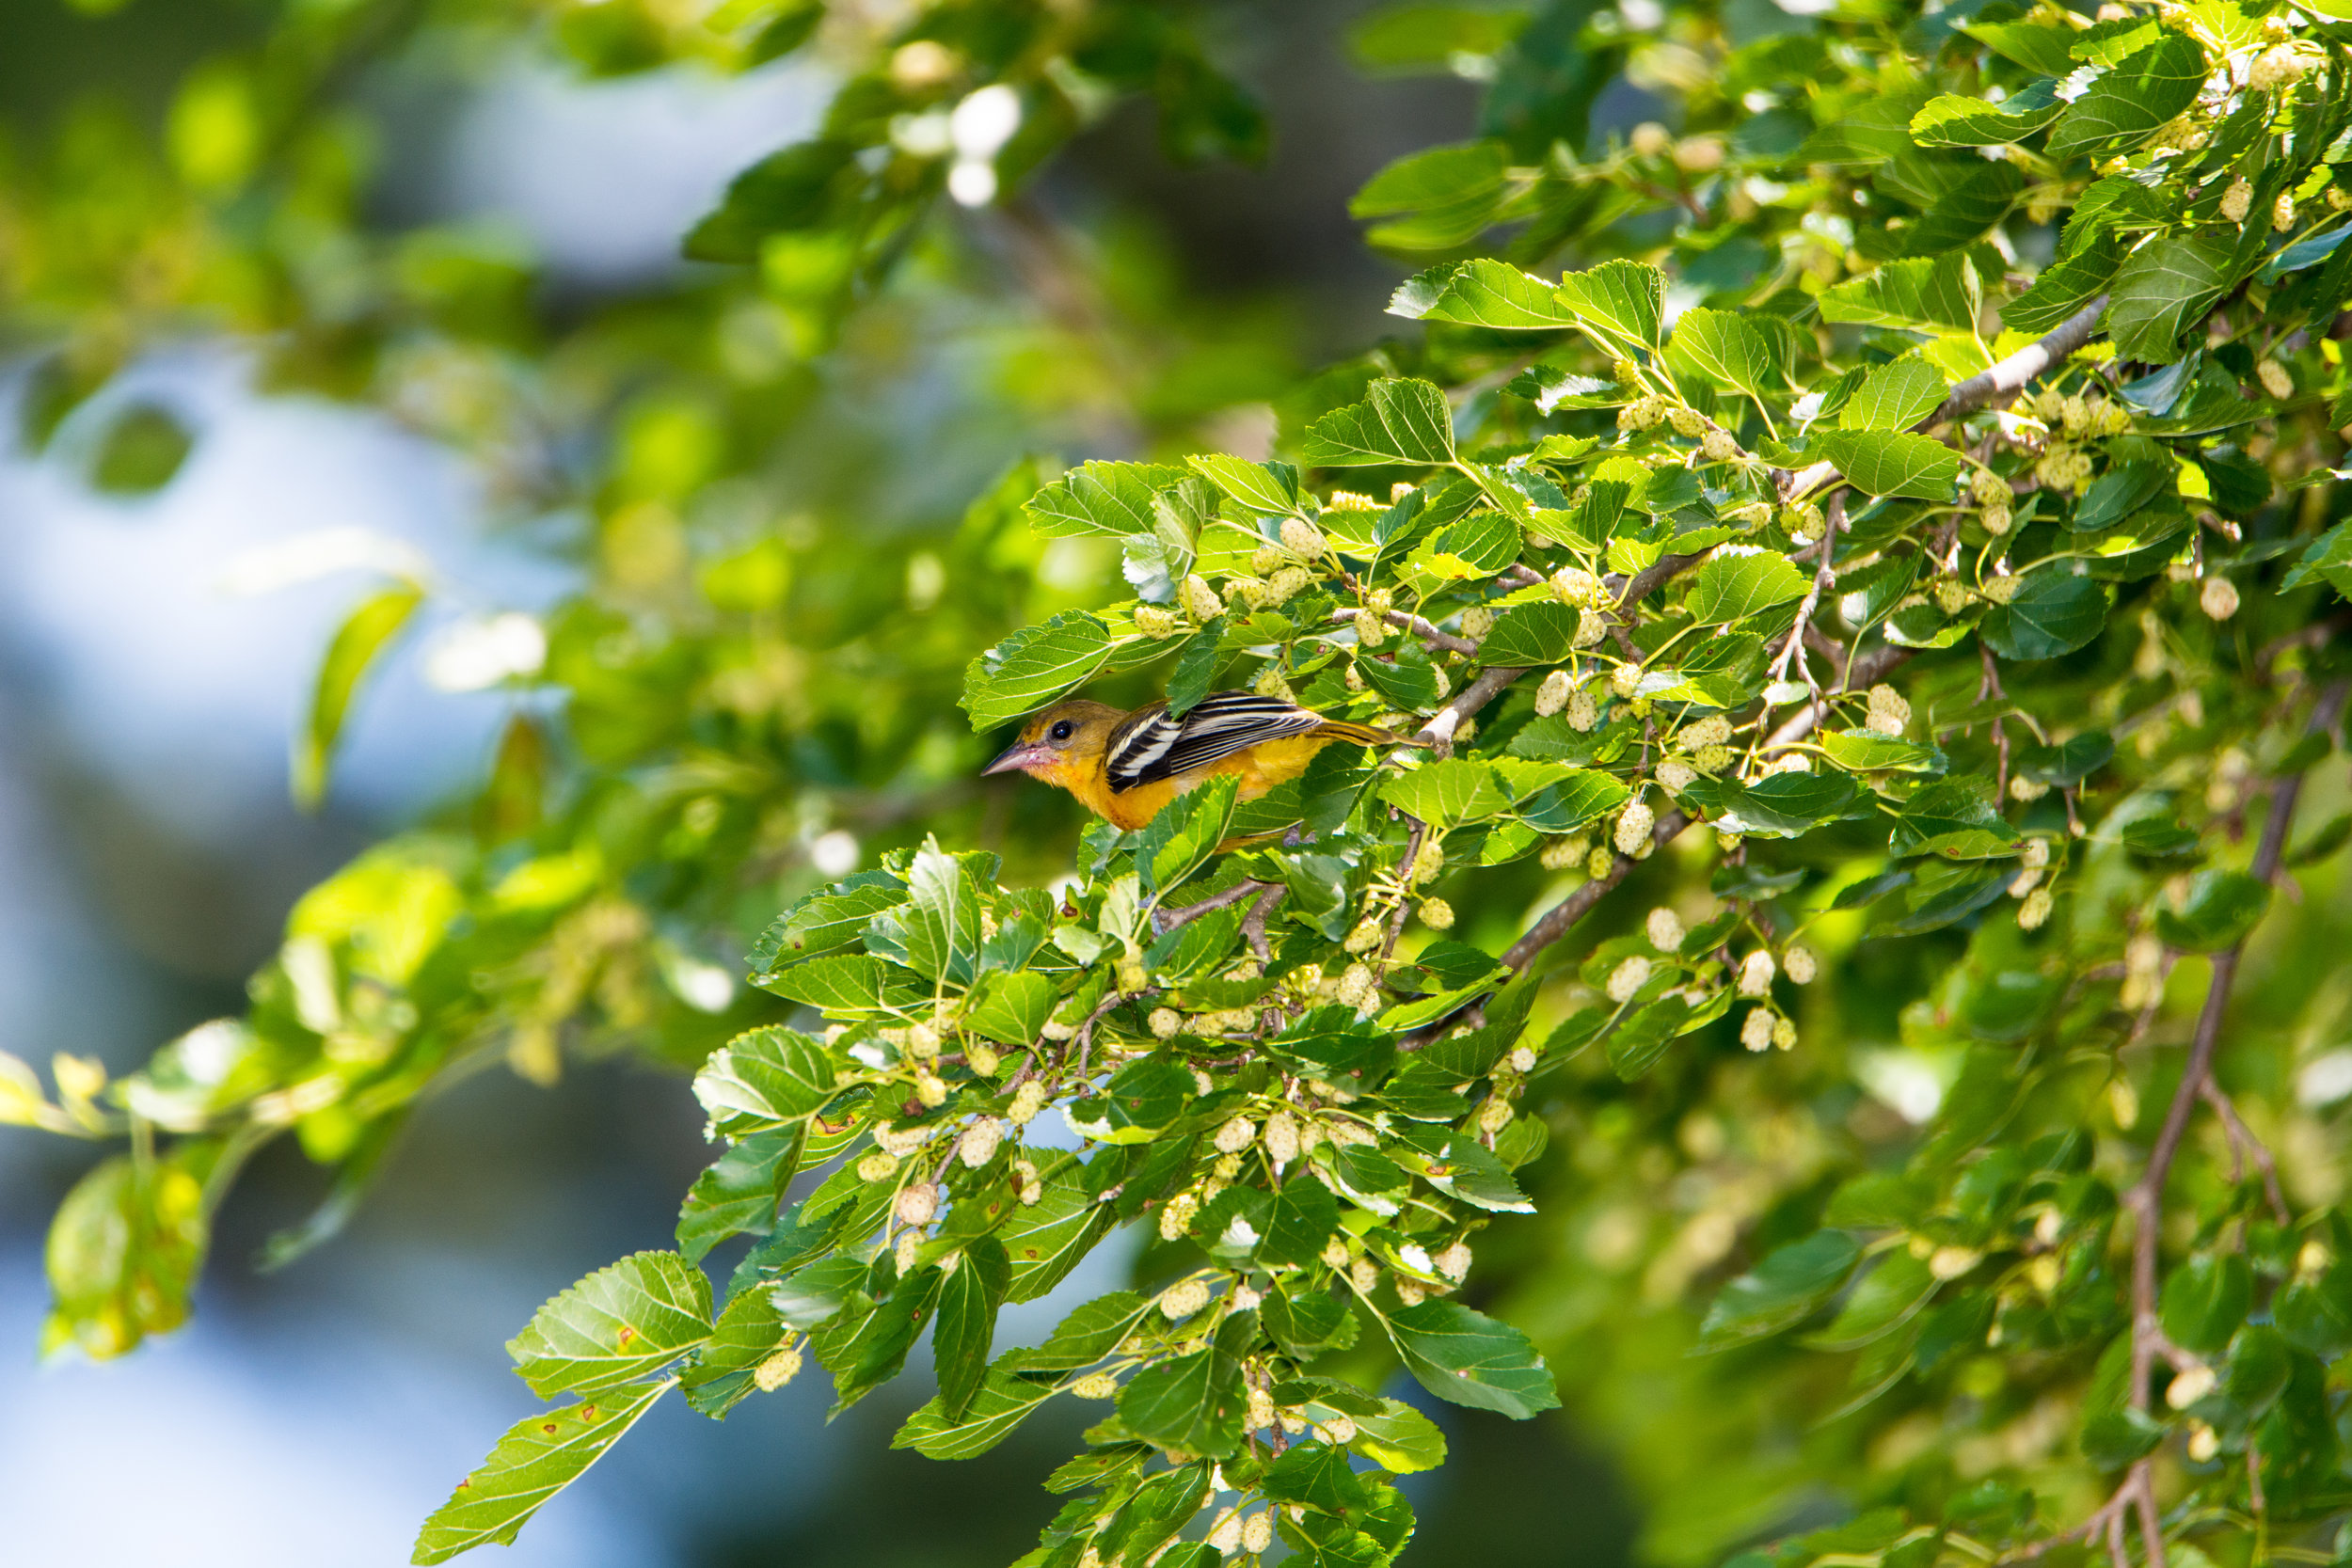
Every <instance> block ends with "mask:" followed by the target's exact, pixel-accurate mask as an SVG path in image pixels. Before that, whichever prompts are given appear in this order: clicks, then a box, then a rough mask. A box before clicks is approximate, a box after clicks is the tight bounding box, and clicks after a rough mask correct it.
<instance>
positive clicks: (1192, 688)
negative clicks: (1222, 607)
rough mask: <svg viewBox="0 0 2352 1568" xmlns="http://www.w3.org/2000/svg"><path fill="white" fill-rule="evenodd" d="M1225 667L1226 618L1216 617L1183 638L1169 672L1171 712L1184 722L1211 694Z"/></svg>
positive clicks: (1169, 703)
mask: <svg viewBox="0 0 2352 1568" xmlns="http://www.w3.org/2000/svg"><path fill="white" fill-rule="evenodd" d="M1224 667H1225V617H1224V616H1222V615H1219V616H1217V617H1216V619H1214V620H1212V621H1211V622H1209V624H1208V625H1206V626H1202V627H1201V628H1200V630H1199V631H1197V632H1194V633H1193V634H1192V635H1191V636H1190V637H1188V638H1186V639H1184V646H1183V647H1182V648H1181V649H1179V650H1178V651H1177V654H1176V665H1175V668H1174V669H1172V670H1170V671H1169V672H1168V712H1169V713H1171V714H1173V715H1174V716H1175V717H1177V718H1179V719H1181V718H1183V717H1184V715H1185V714H1187V713H1190V712H1191V711H1192V709H1193V705H1195V704H1196V703H1198V702H1200V699H1201V698H1203V697H1205V696H1207V695H1208V694H1209V689H1210V687H1212V686H1214V685H1215V684H1216V673H1217V672H1218V671H1219V670H1221V669H1223V668H1224Z"/></svg>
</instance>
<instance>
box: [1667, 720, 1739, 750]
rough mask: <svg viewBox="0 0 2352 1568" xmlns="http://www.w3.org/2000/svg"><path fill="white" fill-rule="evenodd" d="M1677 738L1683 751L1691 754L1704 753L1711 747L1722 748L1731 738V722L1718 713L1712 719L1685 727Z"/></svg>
mask: <svg viewBox="0 0 2352 1568" xmlns="http://www.w3.org/2000/svg"><path fill="white" fill-rule="evenodd" d="M1730 738H1731V721H1730V720H1728V719H1726V718H1724V716H1723V715H1722V714H1720V713H1718V714H1715V715H1713V716H1712V717H1710V718H1707V719H1702V720H1700V721H1698V722H1697V723H1695V724H1685V725H1683V726H1682V734H1681V735H1680V736H1677V739H1678V740H1679V741H1680V742H1681V744H1682V748H1683V750H1685V751H1689V752H1697V751H1704V750H1705V749H1706V748H1708V747H1709V746H1721V745H1722V744H1723V743H1724V741H1726V740H1729V739H1730Z"/></svg>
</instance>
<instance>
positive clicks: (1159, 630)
mask: <svg viewBox="0 0 2352 1568" xmlns="http://www.w3.org/2000/svg"><path fill="white" fill-rule="evenodd" d="M1136 630H1137V631H1139V632H1141V633H1143V635H1144V636H1146V637H1148V638H1150V639H1152V641H1154V642H1158V641H1164V640H1166V639H1168V638H1170V637H1173V636H1175V635H1176V616H1175V613H1174V612H1173V611H1171V610H1162V609H1161V608H1160V607H1159V606H1158V605H1155V604H1139V605H1137V606H1136Z"/></svg>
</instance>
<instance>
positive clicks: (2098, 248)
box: [2001, 230, 2123, 334]
mask: <svg viewBox="0 0 2352 1568" xmlns="http://www.w3.org/2000/svg"><path fill="white" fill-rule="evenodd" d="M2122 261H2123V248H2122V244H2121V243H2120V242H2119V241H2118V240H2117V238H2116V236H2115V234H2114V232H2113V231H2112V230H2100V231H2099V233H2098V235H2097V237H2096V238H2094V239H2092V240H2091V241H2090V243H2088V244H2086V245H2083V246H2082V247H2081V248H2080V249H2078V250H2073V251H2069V252H2068V253H2067V254H2066V255H2064V256H2062V257H2060V258H2059V259H2058V261H2054V262H2052V263H2051V264H2050V265H2048V266H2046V267H2044V268H2042V275H2041V276H2040V277H2036V278H2035V279H2034V280H2033V287H2032V288H2030V289H2027V290H2026V292H2025V293H2022V294H2019V295H2018V296H2017V297H2016V298H2015V299H2013V300H2010V302H2009V303H2008V304H2007V305H2004V306H2003V307H2001V324H2002V325H2004V326H2008V327H2010V328H2013V329H2014V330H2016V331H2019V332H2031V333H2036V334H2040V333H2043V332H2047V331H2049V330H2050V329H2051V328H2053V327H2055V326H2057V325H2058V324H2059V323H2060V322H2062V321H2065V320H2066V319H2067V318H2068V317H2070V316H2072V315H2074V313H2075V312H2076V311H2078V310H2080V309H2082V308H2083V307H2084V306H2086V305H2089V304H2090V302H2091V300H2092V298H2094V297H2095V296H2097V295H2099V294H2102V293H2106V289H2107V285H2108V283H2109V282H2111V281H2112V280H2113V279H2114V277H2115V269H2116V268H2117V267H2119V266H2121V265H2122Z"/></svg>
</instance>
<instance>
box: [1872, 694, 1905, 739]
mask: <svg viewBox="0 0 2352 1568" xmlns="http://www.w3.org/2000/svg"><path fill="white" fill-rule="evenodd" d="M1910 723H1911V705H1910V704H1909V703H1907V702H1905V701H1904V700H1903V697H1902V693H1900V692H1899V691H1897V690H1896V689H1894V688H1893V687H1891V686H1888V685H1886V684H1885V683H1884V682H1883V681H1882V682H1881V683H1880V684H1878V685H1877V686H1874V687H1872V688H1870V696H1869V717H1868V719H1867V721H1865V725H1864V727H1865V728H1867V729H1869V730H1873V731H1875V732H1877V733H1878V734H1880V735H1887V736H1899V735H1901V734H1902V733H1903V731H1904V729H1905V728H1906V727H1908V726H1909V725H1910Z"/></svg>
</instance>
